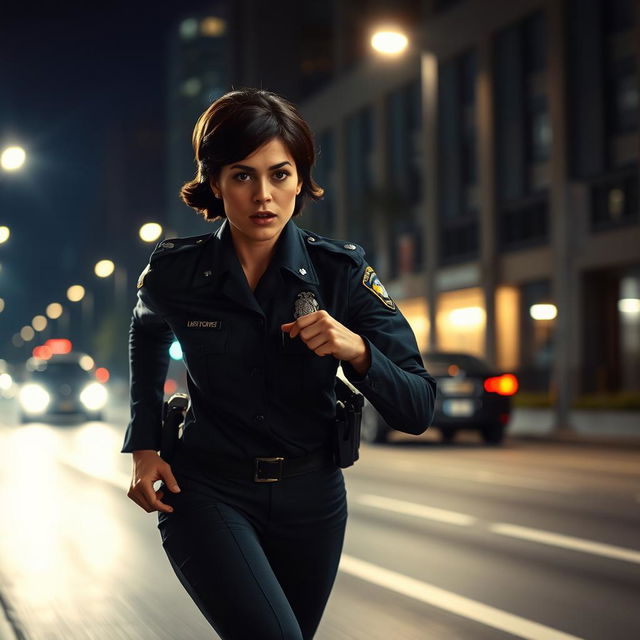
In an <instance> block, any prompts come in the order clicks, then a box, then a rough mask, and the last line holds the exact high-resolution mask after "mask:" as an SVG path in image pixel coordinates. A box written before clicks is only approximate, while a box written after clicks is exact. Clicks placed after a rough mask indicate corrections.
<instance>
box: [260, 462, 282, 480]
mask: <svg viewBox="0 0 640 640" xmlns="http://www.w3.org/2000/svg"><path fill="white" fill-rule="evenodd" d="M255 460H256V468H255V473H254V475H253V480H254V482H278V481H279V480H281V479H282V466H283V465H282V463H283V462H284V458H256V459H255ZM261 462H277V463H279V464H278V477H277V478H273V477H269V478H262V477H260V463H261Z"/></svg>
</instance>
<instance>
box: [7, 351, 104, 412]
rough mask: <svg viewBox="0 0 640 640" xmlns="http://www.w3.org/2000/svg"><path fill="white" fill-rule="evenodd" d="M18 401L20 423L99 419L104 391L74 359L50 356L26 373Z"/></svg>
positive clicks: (102, 386)
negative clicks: (62, 418)
mask: <svg viewBox="0 0 640 640" xmlns="http://www.w3.org/2000/svg"><path fill="white" fill-rule="evenodd" d="M18 400H19V405H20V419H21V422H31V421H33V420H43V419H45V418H49V417H56V416H67V415H79V416H83V417H85V418H87V419H88V420H102V410H103V408H104V406H105V405H106V403H107V390H106V388H105V386H104V385H102V384H100V383H99V382H96V379H95V377H94V376H93V375H92V374H91V373H89V372H88V371H85V370H84V369H83V368H82V367H81V366H80V363H79V360H78V359H77V358H75V357H67V356H54V357H53V358H51V360H49V361H43V362H40V363H39V364H38V365H37V368H36V369H35V370H34V371H31V372H29V373H28V374H27V376H26V379H25V380H24V382H23V384H22V385H21V388H20V392H19V395H18Z"/></svg>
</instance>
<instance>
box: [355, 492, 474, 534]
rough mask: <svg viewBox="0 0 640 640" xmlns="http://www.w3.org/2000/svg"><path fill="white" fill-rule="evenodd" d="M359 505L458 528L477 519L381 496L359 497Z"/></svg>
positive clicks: (455, 512)
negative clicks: (444, 523)
mask: <svg viewBox="0 0 640 640" xmlns="http://www.w3.org/2000/svg"><path fill="white" fill-rule="evenodd" d="M356 500H357V501H358V502H359V503H360V504H364V505H367V506H369V507H376V508H378V509H385V510H387V511H395V512H396V513H404V514H406V515H410V516H416V517H418V518H427V519H428V520H438V521H439V522H446V523H447V524H456V525H460V526H463V527H464V526H469V525H472V524H474V523H475V522H477V518H474V517H473V516H469V515H466V514H465V513H458V512H457V511H447V510H446V509H437V508H436V507H427V506H426V505H424V504H417V503H415V502H406V501H405V500H394V499H393V498H385V497H383V496H374V495H368V494H365V495H361V496H358V497H357V498H356Z"/></svg>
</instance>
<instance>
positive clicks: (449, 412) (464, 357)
mask: <svg viewBox="0 0 640 640" xmlns="http://www.w3.org/2000/svg"><path fill="white" fill-rule="evenodd" d="M422 357H423V360H424V363H425V367H426V368H427V371H429V373H430V374H431V375H432V376H433V377H434V378H436V380H437V381H438V393H437V396H436V411H435V416H434V418H433V422H432V427H431V428H435V429H438V430H439V431H440V435H441V438H442V440H443V441H444V442H452V441H453V440H454V438H455V436H456V433H457V432H458V431H462V430H474V431H479V432H480V434H481V436H482V439H483V440H484V441H485V442H486V443H488V444H499V443H501V442H502V440H503V438H504V433H505V430H506V428H507V425H508V423H509V418H510V416H511V398H512V396H513V394H514V393H516V391H517V389H518V381H517V379H516V377H515V376H514V375H513V374H510V373H499V372H497V371H495V370H494V369H493V368H492V367H490V366H489V364H488V363H487V362H485V361H484V360H481V359H480V358H478V357H476V356H472V355H470V354H467V353H454V352H444V351H439V352H431V353H429V354H423V356H422ZM390 431H391V428H390V427H389V425H387V423H386V422H385V421H384V419H383V418H382V416H380V414H379V413H378V412H377V411H376V410H375V409H374V408H373V406H372V405H371V404H370V403H369V402H365V406H364V409H363V413H362V439H363V440H364V441H365V442H386V440H387V438H388V436H389V433H390Z"/></svg>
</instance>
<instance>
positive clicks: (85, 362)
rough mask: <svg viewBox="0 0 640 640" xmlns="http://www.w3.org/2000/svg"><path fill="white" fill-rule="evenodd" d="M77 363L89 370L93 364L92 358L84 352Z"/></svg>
mask: <svg viewBox="0 0 640 640" xmlns="http://www.w3.org/2000/svg"><path fill="white" fill-rule="evenodd" d="M79 364H80V366H81V367H82V368H83V369H84V370H85V371H91V369H93V367H94V366H95V362H94V361H93V358H92V357H91V356H89V355H86V354H85V355H84V356H82V357H81V358H80V361H79Z"/></svg>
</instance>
